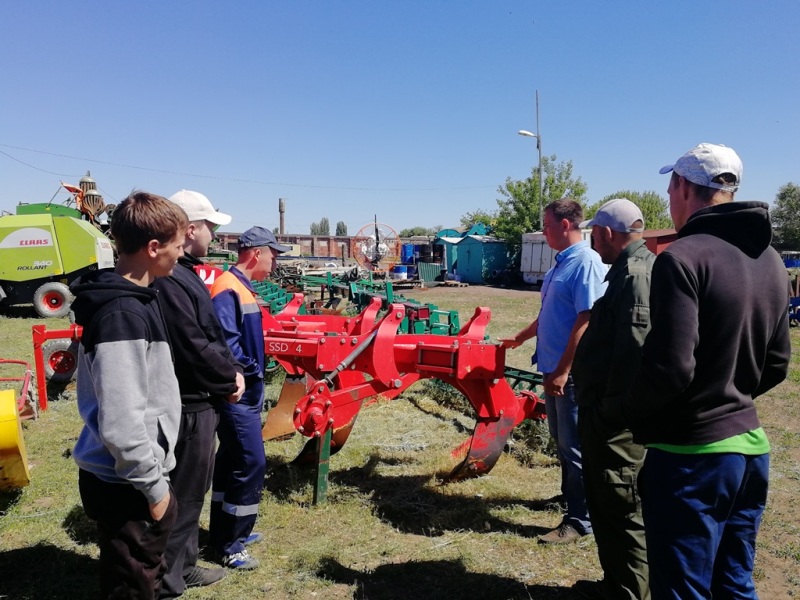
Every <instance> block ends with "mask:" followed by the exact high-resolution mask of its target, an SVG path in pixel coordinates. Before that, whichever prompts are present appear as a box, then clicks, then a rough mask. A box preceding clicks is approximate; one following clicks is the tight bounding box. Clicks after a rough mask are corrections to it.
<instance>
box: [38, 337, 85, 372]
mask: <svg viewBox="0 0 800 600" xmlns="http://www.w3.org/2000/svg"><path fill="white" fill-rule="evenodd" d="M78 343H79V342H77V341H76V340H71V339H67V338H62V339H57V340H47V341H46V342H45V343H44V344H42V354H43V355H44V375H45V377H46V378H47V379H49V380H50V381H56V382H61V383H66V382H68V381H71V380H72V379H73V378H74V377H75V371H76V370H77V367H78Z"/></svg>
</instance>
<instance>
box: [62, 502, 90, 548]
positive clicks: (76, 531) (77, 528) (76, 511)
mask: <svg viewBox="0 0 800 600" xmlns="http://www.w3.org/2000/svg"><path fill="white" fill-rule="evenodd" d="M61 526H62V527H63V528H64V531H66V532H67V535H68V536H69V537H70V539H71V540H72V541H73V542H75V543H76V544H78V545H79V546H86V545H87V544H96V543H97V524H96V523H95V522H94V521H92V520H91V519H90V518H89V517H87V516H86V513H85V512H84V510H83V507H82V506H81V505H80V504H76V505H75V506H73V507H72V510H70V511H69V513H67V516H66V517H64V520H63V521H62V522H61Z"/></svg>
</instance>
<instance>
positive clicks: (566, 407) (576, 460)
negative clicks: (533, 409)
mask: <svg viewBox="0 0 800 600" xmlns="http://www.w3.org/2000/svg"><path fill="white" fill-rule="evenodd" d="M543 397H544V405H545V408H546V409H547V428H548V429H549V430H550V436H551V437H552V438H553V439H554V440H555V441H556V446H557V447H558V462H559V463H561V493H562V494H563V495H564V500H565V501H566V503H567V515H566V517H564V522H565V523H569V524H570V525H572V526H573V527H574V528H575V529H576V530H577V531H578V532H579V533H581V534H587V533H592V523H591V521H590V520H589V510H588V509H587V508H586V494H585V492H584V491H583V464H582V462H581V445H580V441H579V438H578V405H577V404H576V403H575V384H574V383H573V381H572V376H571V375H570V377H569V380H568V381H567V384H566V385H565V386H564V395H563V396H558V397H554V396H550V395H549V394H543Z"/></svg>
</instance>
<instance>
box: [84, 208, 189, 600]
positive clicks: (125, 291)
mask: <svg viewBox="0 0 800 600" xmlns="http://www.w3.org/2000/svg"><path fill="white" fill-rule="evenodd" d="M186 227H187V219H186V214H185V213H184V212H183V211H182V210H181V209H180V208H178V207H177V206H175V205H174V204H172V203H171V202H169V201H167V200H166V199H165V198H162V197H161V196H155V195H153V194H148V193H145V192H134V193H132V194H131V195H130V196H128V198H126V199H125V200H123V201H122V202H121V203H120V205H119V207H118V208H117V210H116V211H115V212H114V219H113V221H112V223H111V235H112V236H113V238H114V241H115V242H116V246H117V252H118V253H119V259H118V261H117V264H116V267H115V268H114V269H113V270H112V269H106V270H101V271H96V272H94V273H89V274H88V275H85V276H84V277H82V278H81V279H79V280H77V281H76V282H74V283H73V285H72V292H73V294H74V295H75V302H74V303H73V304H72V307H73V309H74V311H75V320H76V322H77V323H78V324H79V325H81V326H82V327H83V334H82V336H81V345H80V349H79V351H78V411H79V412H80V415H81V418H82V419H83V421H84V423H85V425H84V427H83V430H82V431H81V434H80V436H79V437H78V442H77V444H76V445H75V450H74V452H73V457H74V458H75V462H77V463H78V466H79V467H80V470H79V474H78V479H79V487H80V494H81V501H82V502H83V506H84V509H85V510H86V514H87V515H88V516H89V517H90V518H92V519H94V520H95V521H97V530H98V538H99V539H98V545H99V546H100V568H99V573H100V593H101V597H103V598H146V599H154V598H157V597H158V594H159V589H160V587H161V578H162V577H163V575H164V571H165V570H166V565H165V562H164V549H165V548H166V545H167V539H168V537H169V534H170V531H171V529H172V527H173V525H174V523H175V518H176V516H177V512H178V507H177V500H176V499H175V497H174V494H172V493H171V491H170V484H169V476H168V474H169V472H170V471H171V470H172V468H173V466H174V465H175V455H174V449H175V441H176V438H177V437H178V423H179V421H180V414H181V403H180V392H179V389H178V381H177V379H176V377H175V369H174V367H173V364H172V356H171V353H170V346H169V339H168V337H167V331H166V327H165V324H164V317H163V315H162V313H161V308H160V307H159V303H158V294H157V292H156V291H155V290H153V289H151V288H150V287H148V286H149V285H150V284H151V283H152V282H153V281H154V280H155V278H156V277H165V276H167V275H169V274H170V273H171V272H172V269H173V268H174V267H175V264H176V262H177V260H178V258H179V257H180V256H181V255H182V254H183V240H184V233H185V231H186Z"/></svg>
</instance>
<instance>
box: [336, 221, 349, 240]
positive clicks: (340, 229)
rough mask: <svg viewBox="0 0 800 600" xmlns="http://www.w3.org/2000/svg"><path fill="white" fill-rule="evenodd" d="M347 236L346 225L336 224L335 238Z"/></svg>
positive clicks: (343, 223)
mask: <svg viewBox="0 0 800 600" xmlns="http://www.w3.org/2000/svg"><path fill="white" fill-rule="evenodd" d="M345 235H347V223H345V222H344V221H339V222H338V223H336V236H337V237H342V236H345Z"/></svg>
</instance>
